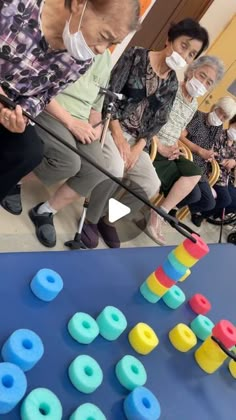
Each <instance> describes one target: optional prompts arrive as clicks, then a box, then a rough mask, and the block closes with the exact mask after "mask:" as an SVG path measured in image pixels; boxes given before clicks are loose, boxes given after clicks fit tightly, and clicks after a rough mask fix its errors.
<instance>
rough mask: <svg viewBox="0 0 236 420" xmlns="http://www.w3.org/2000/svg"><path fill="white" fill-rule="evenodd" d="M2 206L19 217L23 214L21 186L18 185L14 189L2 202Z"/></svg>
mask: <svg viewBox="0 0 236 420" xmlns="http://www.w3.org/2000/svg"><path fill="white" fill-rule="evenodd" d="M1 206H2V207H3V208H4V209H5V210H6V211H8V212H9V213H11V214H15V215H16V216H18V215H19V214H21V213H22V204H21V185H20V184H17V185H15V187H13V188H12V189H11V190H10V191H9V193H8V194H7V196H6V197H5V198H4V199H3V200H2V202H1Z"/></svg>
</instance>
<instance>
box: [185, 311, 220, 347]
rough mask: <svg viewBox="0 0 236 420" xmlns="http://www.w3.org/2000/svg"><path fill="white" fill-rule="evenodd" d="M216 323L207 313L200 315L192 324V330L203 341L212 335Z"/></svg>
mask: <svg viewBox="0 0 236 420" xmlns="http://www.w3.org/2000/svg"><path fill="white" fill-rule="evenodd" d="M214 326H215V324H214V323H213V322H212V321H211V320H210V319H209V318H207V316H205V315H198V316H196V318H194V320H193V321H192V322H191V324H190V328H191V330H192V331H193V332H194V333H195V335H196V336H197V337H198V338H199V339H200V340H202V341H205V340H206V339H207V337H209V335H211V332H212V328H213V327H214Z"/></svg>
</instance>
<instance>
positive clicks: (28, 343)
mask: <svg viewBox="0 0 236 420" xmlns="http://www.w3.org/2000/svg"><path fill="white" fill-rule="evenodd" d="M43 353H44V346H43V343H42V340H41V338H40V337H39V336H38V335H37V334H36V333H35V332H34V331H31V330H27V329H20V330H16V331H14V332H13V333H12V334H11V335H10V337H9V338H8V339H7V341H6V342H5V343H4V345H3V347H2V358H3V360H4V361H5V362H10V363H14V364H15V365H17V366H19V367H20V368H21V369H22V370H23V371H24V372H27V371H28V370H30V369H32V368H33V367H34V365H36V363H37V362H38V361H39V360H40V359H41V357H42V356H43Z"/></svg>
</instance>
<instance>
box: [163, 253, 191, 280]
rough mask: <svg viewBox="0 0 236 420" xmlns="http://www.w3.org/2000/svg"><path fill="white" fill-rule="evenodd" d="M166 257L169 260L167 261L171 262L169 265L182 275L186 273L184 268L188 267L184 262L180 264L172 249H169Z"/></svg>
mask: <svg viewBox="0 0 236 420" xmlns="http://www.w3.org/2000/svg"><path fill="white" fill-rule="evenodd" d="M167 259H168V260H169V262H170V263H171V265H172V266H173V267H174V268H175V269H176V270H177V271H179V272H180V273H183V274H182V276H183V275H184V274H185V273H186V270H187V269H188V267H187V266H186V265H184V264H181V263H180V262H179V260H178V259H177V258H176V256H175V254H174V252H173V251H171V252H170V253H169V255H168V257H167Z"/></svg>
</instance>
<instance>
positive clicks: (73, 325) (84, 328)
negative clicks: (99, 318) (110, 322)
mask: <svg viewBox="0 0 236 420" xmlns="http://www.w3.org/2000/svg"><path fill="white" fill-rule="evenodd" d="M68 331H69V333H70V335H71V337H73V338H74V340H76V341H78V343H81V344H90V343H92V341H94V340H95V338H96V337H97V336H98V334H99V328H98V324H97V322H96V321H95V319H94V318H92V317H91V316H90V315H89V314H86V313H84V312H77V313H76V314H74V315H73V316H72V318H71V319H70V321H69V322H68Z"/></svg>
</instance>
